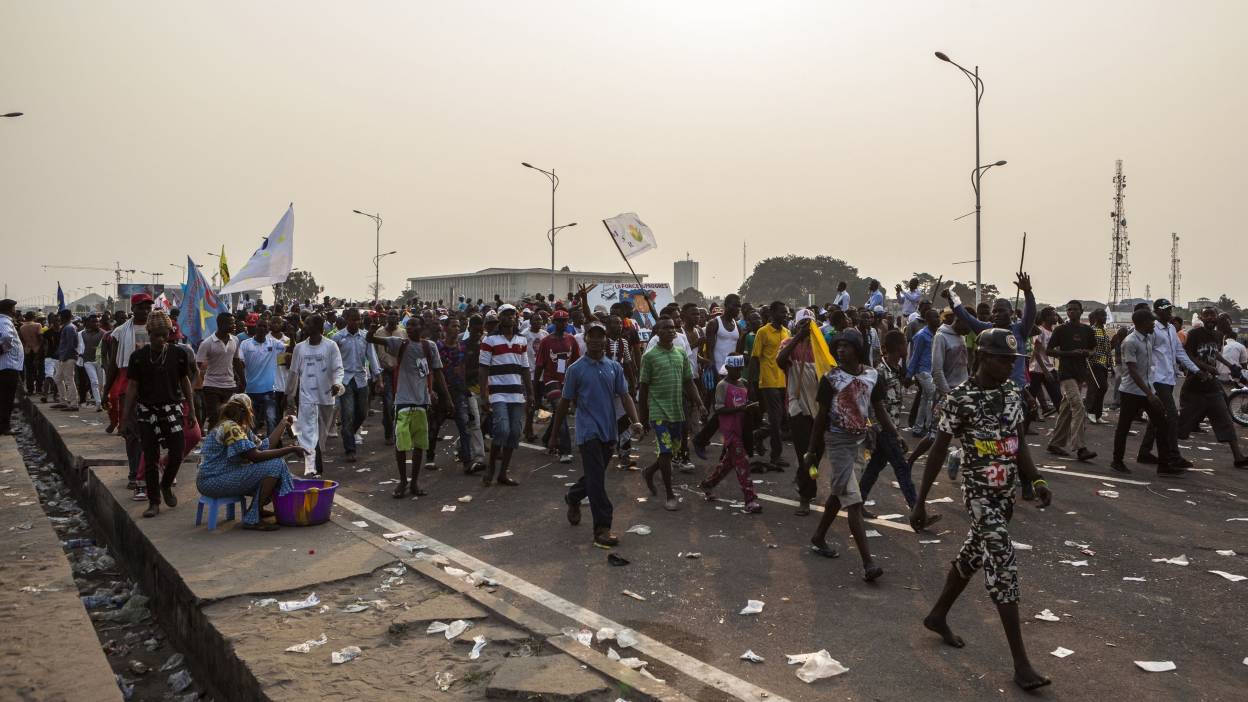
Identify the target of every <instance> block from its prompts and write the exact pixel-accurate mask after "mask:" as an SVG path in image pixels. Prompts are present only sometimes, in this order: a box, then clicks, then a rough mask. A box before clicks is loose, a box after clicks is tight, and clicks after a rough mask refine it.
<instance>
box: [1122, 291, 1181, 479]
mask: <svg viewBox="0 0 1248 702" xmlns="http://www.w3.org/2000/svg"><path fill="white" fill-rule="evenodd" d="M1156 321H1157V320H1156V318H1155V317H1153V313H1152V312H1149V311H1148V306H1147V305H1145V306H1144V308H1143V309H1137V310H1136V311H1135V312H1134V313H1132V315H1131V323H1132V324H1133V325H1134V326H1135V330H1134V331H1132V332H1130V333H1129V334H1127V336H1126V338H1124V339H1123V340H1122V342H1121V343H1120V344H1119V346H1118V350H1119V353H1120V354H1121V356H1122V365H1123V373H1122V377H1121V378H1120V379H1119V381H1118V390H1119V401H1120V402H1121V409H1120V410H1119V412H1118V426H1117V427H1116V428H1115V429H1114V458H1113V461H1112V462H1111V463H1110V464H1109V467H1110V468H1112V469H1114V470H1116V471H1118V472H1119V473H1130V472H1131V469H1130V468H1128V467H1127V464H1125V463H1123V462H1122V459H1123V456H1124V455H1125V454H1126V451H1127V435H1128V434H1129V433H1131V423H1132V422H1134V421H1135V418H1136V417H1138V416H1140V412H1144V413H1146V414H1147V415H1148V425H1149V426H1150V427H1156V426H1157V425H1158V424H1159V423H1161V422H1164V421H1165V415H1166V408H1165V405H1164V404H1162V402H1161V399H1160V398H1158V397H1157V394H1156V392H1155V391H1154V390H1153V384H1152V383H1150V382H1149V381H1148V379H1149V377H1150V376H1151V375H1152V372H1153V341H1152V339H1151V338H1150V337H1152V335H1153V331H1154V329H1155V328H1156V325H1155V323H1156ZM1154 431H1155V429H1154ZM1182 472H1183V469H1181V468H1170V467H1169V466H1167V465H1166V464H1164V463H1163V464H1160V465H1158V466H1157V473H1158V474H1160V475H1167V474H1171V475H1178V474H1181V473H1182Z"/></svg>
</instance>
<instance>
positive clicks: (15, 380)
mask: <svg viewBox="0 0 1248 702" xmlns="http://www.w3.org/2000/svg"><path fill="white" fill-rule="evenodd" d="M20 382H21V373H19V372H18V371H17V369H16V368H13V369H9V370H0V434H10V433H12V429H13V427H12V425H11V424H10V422H11V421H12V416H13V398H14V397H15V396H16V395H17V386H18V384H19V383H20Z"/></svg>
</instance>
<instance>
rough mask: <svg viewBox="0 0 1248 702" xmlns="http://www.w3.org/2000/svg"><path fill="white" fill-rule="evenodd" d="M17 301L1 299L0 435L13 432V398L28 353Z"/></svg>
mask: <svg viewBox="0 0 1248 702" xmlns="http://www.w3.org/2000/svg"><path fill="white" fill-rule="evenodd" d="M16 321H17V302H16V301H15V300H7V299H6V300H0V436H4V435H5V434H12V433H13V432H12V429H11V427H10V424H9V423H10V422H11V421H12V417H11V415H12V414H13V398H14V396H16V395H17V386H18V383H19V382H21V373H22V368H23V364H24V363H25V361H26V358H25V357H26V353H25V350H24V349H23V348H22V339H21V336H20V335H19V334H18V331H17V325H16V324H15V322H16Z"/></svg>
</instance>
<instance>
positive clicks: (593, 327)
mask: <svg viewBox="0 0 1248 702" xmlns="http://www.w3.org/2000/svg"><path fill="white" fill-rule="evenodd" d="M592 331H600V332H602V333H603V335H606V333H607V327H606V325H604V324H603V323H602V322H590V323H589V324H587V325H585V336H589V333H590V332H592Z"/></svg>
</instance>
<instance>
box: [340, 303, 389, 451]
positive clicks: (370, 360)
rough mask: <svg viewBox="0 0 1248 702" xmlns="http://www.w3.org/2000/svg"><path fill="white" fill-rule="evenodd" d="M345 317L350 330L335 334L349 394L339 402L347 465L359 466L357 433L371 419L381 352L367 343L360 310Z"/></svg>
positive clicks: (343, 447)
mask: <svg viewBox="0 0 1248 702" xmlns="http://www.w3.org/2000/svg"><path fill="white" fill-rule="evenodd" d="M342 316H343V319H344V320H346V327H345V328H344V329H342V330H340V331H339V332H338V333H337V334H334V343H335V344H337V345H338V350H339V351H340V352H342V367H343V370H344V373H345V375H344V376H343V377H344V380H343V387H345V388H346V392H345V393H344V394H343V396H342V398H341V399H340V400H339V404H340V407H339V410H340V413H341V416H342V450H343V451H344V452H345V453H346V454H347V463H355V461H356V458H355V444H356V441H357V439H356V433H357V432H358V431H359V430H360V427H361V426H362V425H363V424H364V419H365V418H366V417H367V416H368V381H369V380H370V379H371V378H373V377H376V375H377V373H378V372H379V371H380V366H379V363H378V361H377V351H376V350H375V349H374V348H373V345H372V344H370V343H368V342H367V341H366V340H365V337H366V334H365V332H364V330H363V329H361V328H360V310H359V309H357V308H355V307H351V308H348V309H347V311H346V312H344V313H343V315H342Z"/></svg>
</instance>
